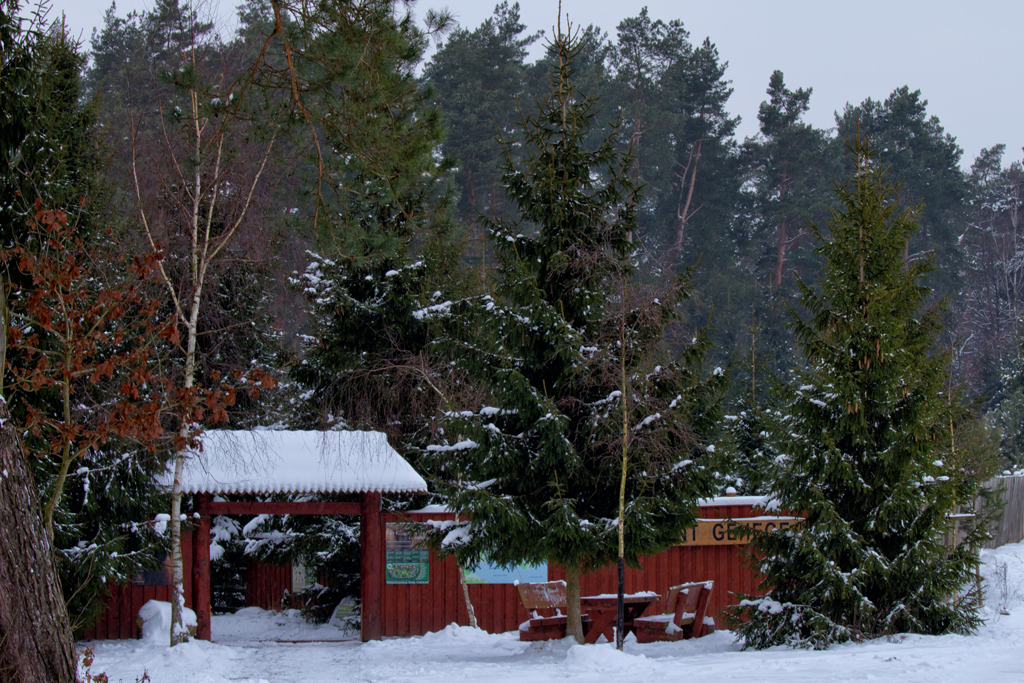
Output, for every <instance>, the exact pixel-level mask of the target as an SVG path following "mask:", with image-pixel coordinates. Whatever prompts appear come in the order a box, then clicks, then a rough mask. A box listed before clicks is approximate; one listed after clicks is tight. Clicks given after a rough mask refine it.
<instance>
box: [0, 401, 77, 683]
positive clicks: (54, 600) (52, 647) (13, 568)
mask: <svg viewBox="0 0 1024 683" xmlns="http://www.w3.org/2000/svg"><path fill="white" fill-rule="evenodd" d="M7 419H8V413H7V406H6V405H4V404H3V403H2V402H0V425H2V426H0V586H2V589H0V680H3V681H7V682H9V683H22V681H24V682H25V683H50V682H53V683H74V680H75V673H76V669H77V662H78V656H77V654H76V653H75V645H74V640H73V638H72V635H71V624H70V621H69V619H68V613H67V608H66V607H65V605H64V596H63V594H62V593H61V588H60V581H59V580H58V579H57V565H56V562H55V560H54V557H53V551H52V549H51V545H50V541H49V538H48V537H47V534H46V529H45V528H44V526H43V521H42V520H43V518H42V510H41V509H40V506H39V493H38V491H37V489H36V485H35V480H34V479H33V477H32V471H31V469H30V466H29V462H28V456H27V455H26V453H25V452H24V451H23V450H22V448H21V443H20V442H19V441H18V437H17V435H16V434H15V433H14V431H13V430H12V429H11V427H10V426H9V423H8V422H7Z"/></svg>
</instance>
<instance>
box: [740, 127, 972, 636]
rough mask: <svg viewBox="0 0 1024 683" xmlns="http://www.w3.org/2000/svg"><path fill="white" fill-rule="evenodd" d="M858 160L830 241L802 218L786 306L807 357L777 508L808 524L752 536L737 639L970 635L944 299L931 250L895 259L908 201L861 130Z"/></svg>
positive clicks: (968, 487)
mask: <svg viewBox="0 0 1024 683" xmlns="http://www.w3.org/2000/svg"><path fill="white" fill-rule="evenodd" d="M851 150H852V152H853V154H854V161H855V163H856V169H857V170H856V173H855V175H854V177H853V179H852V181H851V182H849V183H846V184H837V189H836V197H837V199H838V201H839V204H840V208H839V209H837V210H835V211H834V212H833V215H832V220H831V222H830V223H829V226H828V227H829V229H830V230H831V238H830V239H829V240H827V241H826V239H825V237H824V235H823V234H822V233H823V231H822V230H821V229H820V228H818V227H813V228H812V230H813V232H814V236H815V237H816V238H817V240H818V241H819V247H818V249H817V251H818V255H819V256H820V257H821V258H822V260H823V263H824V266H823V269H822V272H821V275H820V279H819V285H818V287H817V288H812V287H810V286H808V285H805V284H803V283H802V282H801V283H800V286H801V291H802V293H803V305H804V306H805V307H806V309H807V310H808V311H809V317H808V318H807V319H801V318H799V317H796V316H794V318H795V319H794V321H793V323H792V325H793V328H794V331H795V335H796V338H797V339H798V340H799V343H800V345H801V347H802V348H803V351H804V354H805V356H806V357H807V361H808V368H807V370H806V371H804V372H802V373H801V374H800V377H799V381H800V384H799V385H798V386H794V387H791V389H790V393H789V396H788V397H787V398H788V405H787V407H786V408H785V409H784V411H783V412H784V413H785V415H784V419H783V421H782V424H781V426H782V429H780V430H776V432H775V433H774V434H772V440H773V442H774V446H775V448H776V449H777V452H779V453H780V454H782V458H783V461H782V466H781V472H780V474H779V477H778V479H777V480H776V482H775V484H774V486H773V494H774V496H775V498H776V501H777V503H778V505H779V506H781V508H783V509H786V510H790V511H793V512H794V513H802V514H804V515H805V516H806V522H805V523H804V524H803V525H802V526H801V527H799V528H798V529H797V530H795V531H792V532H787V533H786V534H782V533H774V534H756V535H755V536H754V539H753V541H754V547H755V549H756V556H757V557H759V558H762V559H759V560H755V561H754V565H755V566H756V567H757V568H758V569H759V570H760V572H761V573H762V574H763V576H764V580H763V583H762V587H763V588H766V589H768V590H769V591H770V592H769V593H768V595H767V596H766V597H764V598H758V599H747V600H743V601H742V602H741V603H740V604H739V605H738V606H737V607H735V608H733V610H732V613H733V615H734V616H738V617H742V618H743V619H746V620H747V621H745V622H743V623H740V624H739V625H738V631H739V633H740V635H741V637H742V638H743V640H744V643H745V646H746V647H756V648H763V647H768V646H771V645H776V644H782V643H785V644H789V645H792V646H800V647H813V648H824V647H828V645H829V644H831V643H835V642H843V641H847V640H851V639H854V640H859V639H862V638H873V637H878V636H882V635H887V634H892V633H898V632H914V633H928V634H938V633H946V632H957V633H967V632H970V631H972V630H973V629H974V628H976V626H977V625H978V615H977V610H978V603H977V601H976V599H975V595H974V594H973V593H967V594H963V593H962V591H963V588H964V586H965V584H967V583H968V581H970V580H971V579H972V577H973V571H974V570H975V568H976V567H977V565H978V557H977V554H976V553H975V552H974V551H973V550H972V549H971V548H972V547H973V546H972V541H974V540H976V536H977V535H978V534H980V533H981V532H980V530H975V531H974V532H972V536H973V538H970V539H968V540H967V541H961V542H959V544H956V545H955V547H953V546H952V545H950V544H949V541H948V537H947V535H948V534H949V533H950V532H951V530H952V527H953V524H952V521H951V520H950V519H949V514H950V513H952V512H954V511H955V506H956V505H957V504H958V503H962V502H967V501H970V500H972V499H973V496H974V495H975V492H976V488H977V485H976V483H975V482H974V480H973V479H972V478H971V476H970V473H968V472H966V471H965V469H964V468H963V467H962V465H961V462H962V458H961V453H960V452H959V451H958V447H957V442H956V440H955V436H956V427H957V425H958V423H960V422H961V420H962V418H963V411H962V409H961V407H960V403H959V392H958V391H956V390H955V389H953V388H951V387H950V386H949V377H948V367H949V366H948V362H949V355H948V353H947V352H937V351H936V350H935V345H936V337H937V335H938V333H939V332H940V330H941V320H940V316H941V313H942V307H941V305H933V306H931V307H925V301H926V299H927V298H928V297H929V295H930V289H929V288H928V287H926V286H924V285H923V284H922V283H921V280H922V278H923V277H924V276H925V275H926V274H927V273H928V272H930V271H931V270H932V269H933V267H934V266H933V265H932V263H931V261H930V260H928V259H921V260H918V261H914V262H913V263H911V264H909V265H908V266H907V265H905V264H904V260H903V250H904V247H905V246H906V244H907V240H909V239H911V237H912V235H913V234H914V232H915V231H916V230H917V211H918V210H917V209H908V208H902V207H901V205H900V203H899V202H898V200H897V193H898V186H896V185H893V184H891V183H890V182H889V181H888V180H887V178H886V174H885V170H884V169H883V168H882V166H881V164H880V162H879V160H878V157H877V154H876V153H875V152H874V151H873V150H872V149H870V147H869V146H868V143H867V142H866V141H862V140H860V139H859V138H858V139H856V140H855V141H854V142H853V143H852V145H851Z"/></svg>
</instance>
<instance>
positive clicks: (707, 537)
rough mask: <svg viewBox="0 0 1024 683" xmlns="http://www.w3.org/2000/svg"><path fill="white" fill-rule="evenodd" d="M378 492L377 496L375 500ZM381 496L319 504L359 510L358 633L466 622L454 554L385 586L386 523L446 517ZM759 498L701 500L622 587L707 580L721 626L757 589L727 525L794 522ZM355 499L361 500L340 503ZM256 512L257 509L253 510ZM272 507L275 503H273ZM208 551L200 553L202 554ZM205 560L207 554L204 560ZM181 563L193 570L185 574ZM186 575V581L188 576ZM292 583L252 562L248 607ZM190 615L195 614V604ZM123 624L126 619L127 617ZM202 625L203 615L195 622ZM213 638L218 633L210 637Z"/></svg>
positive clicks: (475, 593)
mask: <svg viewBox="0 0 1024 683" xmlns="http://www.w3.org/2000/svg"><path fill="white" fill-rule="evenodd" d="M374 495H376V501H377V502H376V503H374V502H373V501H374ZM379 500H380V499H379V494H373V493H367V494H364V503H363V505H362V508H361V509H360V510H355V509H354V508H353V509H349V508H347V507H346V508H339V509H338V510H334V509H333V508H331V509H324V510H317V511H318V512H321V513H335V514H356V512H361V513H362V516H363V527H362V530H363V534H364V541H363V546H362V547H363V593H362V601H363V602H362V604H363V608H362V618H363V633H362V637H363V640H369V639H374V638H379V637H381V636H412V635H422V634H424V633H427V632H429V631H437V630H440V629H442V628H444V627H445V626H446V625H448V624H451V623H453V622H455V623H459V624H463V625H466V624H468V623H469V617H468V614H467V612H466V607H465V602H464V599H463V595H462V590H461V586H460V582H459V573H458V568H457V566H456V564H455V561H454V560H453V559H452V558H447V559H445V560H438V559H437V558H436V557H434V556H433V554H430V557H429V560H428V564H429V570H428V572H427V573H428V575H429V578H428V579H427V580H426V581H425V582H423V583H390V582H389V580H390V579H389V577H386V576H385V572H384V571H383V568H384V566H385V564H386V563H387V562H388V552H389V550H388V547H387V543H386V542H385V534H386V532H387V528H386V527H387V525H388V524H389V523H395V524H399V523H401V522H403V521H410V520H412V521H424V520H427V519H432V520H444V519H452V518H453V515H451V514H449V513H444V512H425V511H424V512H413V513H405V514H403V515H398V514H393V513H381V512H380V508H379ZM763 504H764V499H762V498H741V497H724V498H717V499H713V500H707V501H702V504H701V506H700V521H699V522H698V525H697V526H696V527H694V529H692V530H690V532H688V533H687V536H686V538H685V539H684V540H683V542H682V543H680V545H678V546H675V547H673V548H671V549H669V550H667V551H665V552H663V553H660V554H658V555H655V556H651V557H646V558H644V559H643V561H642V563H641V564H642V567H641V568H640V569H627V570H626V591H627V592H630V593H632V592H637V591H646V590H650V591H655V592H657V593H660V594H662V595H663V596H664V594H665V593H666V591H667V589H668V588H669V587H670V586H673V585H677V584H680V583H687V582H691V581H707V580H712V581H714V582H715V586H714V590H713V592H712V599H711V604H710V606H709V610H708V614H709V615H711V616H713V617H714V618H715V620H716V622H718V623H719V625H721V611H722V610H723V609H724V608H725V607H726V606H728V605H730V604H733V603H734V602H735V598H734V594H738V593H756V592H757V577H756V576H755V575H754V573H752V572H751V571H750V570H749V569H748V568H747V567H746V566H745V565H744V554H743V551H744V548H745V544H744V543H743V541H742V540H740V539H739V538H737V536H736V535H735V534H733V533H732V532H731V530H732V529H733V528H734V527H735V526H736V525H738V524H743V525H753V526H765V527H767V528H773V527H774V528H778V527H785V526H788V525H790V524H793V523H794V522H795V520H794V519H793V518H791V517H785V516H782V517H776V516H764V515H761V514H760V513H759V511H758V510H757V506H758V505H763ZM238 505H239V504H237V503H235V504H231V503H213V502H211V503H209V504H208V507H207V508H206V510H207V513H206V514H205V515H203V519H205V520H207V521H206V524H207V525H208V523H209V522H208V519H209V515H211V514H231V513H232V512H236V513H242V512H246V513H249V512H251V511H252V509H251V508H250V507H248V506H246V507H245V509H244V510H242V509H241V508H240V507H238ZM293 505H300V504H289V508H288V509H287V510H285V509H284V508H282V509H281V510H279V512H286V511H287V512H289V513H294V512H295V511H296V510H298V508H293V507H290V506H293ZM343 505H347V506H350V507H351V506H359V504H343ZM261 511H262V510H261ZM275 511H277V510H276V508H275ZM198 538H199V540H200V544H199V545H203V546H205V547H206V548H208V545H209V536H208V531H207V532H206V533H205V535H204V534H203V532H202V531H201V532H200V534H199V536H198ZM207 553H208V551H207ZM194 554H195V555H199V556H200V559H201V562H200V563H199V565H196V563H192V562H191V558H192V555H193V553H187V555H186V559H185V562H186V586H185V592H186V595H185V598H186V604H188V605H189V606H190V607H193V609H195V607H194V604H195V601H194V600H193V591H192V583H193V582H196V583H198V581H197V579H198V574H197V573H196V567H197V566H201V565H204V564H205V566H207V567H208V554H207V556H206V558H203V557H202V555H203V554H204V553H203V552H202V550H201V549H200V551H199V552H198V553H194ZM204 559H205V561H203V560H204ZM189 567H192V568H193V571H192V572H189ZM190 575H191V576H192V577H196V578H192V579H191V580H190V578H189V577H190ZM615 577H616V573H615V570H614V568H612V567H608V568H606V569H602V570H598V571H596V572H592V573H585V574H583V576H582V586H581V592H582V594H583V595H596V594H601V593H614V592H615V591H616V578H615ZM547 578H548V579H549V580H555V579H561V578H564V571H562V570H561V569H560V568H558V567H554V566H549V567H548V568H547ZM152 588H153V587H149V586H146V587H143V586H120V587H115V589H114V591H113V592H112V595H111V599H110V602H109V603H108V604H109V607H108V612H107V614H106V615H105V616H104V617H103V618H101V620H100V624H99V625H98V626H97V627H96V628H95V629H93V630H91V631H90V632H89V633H87V634H86V636H87V637H88V638H127V637H133V636H134V634H135V631H134V617H135V614H137V613H138V608H139V607H140V606H141V605H142V604H144V603H145V601H146V600H148V599H151V598H156V599H167V597H166V595H162V594H161V593H160V592H159V591H158V590H157V591H154V590H152ZM290 588H291V569H290V567H287V566H286V567H268V566H266V565H261V564H259V563H255V562H253V563H250V565H249V573H248V577H247V604H250V605H255V606H260V607H264V608H268V609H276V608H278V607H279V606H280V604H281V598H282V596H283V594H284V591H285V590H287V589H290ZM202 591H204V592H203V593H201V595H205V605H206V622H205V623H206V630H205V631H202V632H200V637H205V638H210V630H209V616H208V615H209V585H208V583H207V584H206V586H205V587H203V588H202ZM469 595H470V599H471V601H472V603H473V607H474V611H475V614H476V617H477V621H478V625H479V626H480V627H481V628H483V629H485V630H487V631H489V632H492V633H499V632H504V631H510V630H514V629H516V628H518V626H519V624H520V623H522V622H524V621H526V620H527V614H526V611H525V610H524V609H523V608H522V605H521V604H520V602H519V598H518V596H517V594H516V589H515V586H514V585H513V584H512V583H471V584H470V585H469ZM663 607H664V606H663V605H661V604H660V603H655V604H654V605H652V606H651V608H650V609H649V610H648V611H649V612H650V613H652V614H653V613H657V612H658V611H660V610H662V609H663ZM196 612H197V615H198V614H202V603H201V606H200V609H197V610H196ZM126 621H127V622H128V623H127V624H126V623H125V622H126ZM200 623H201V624H202V623H203V622H202V621H200ZM212 635H213V637H214V638H216V633H213V634H212Z"/></svg>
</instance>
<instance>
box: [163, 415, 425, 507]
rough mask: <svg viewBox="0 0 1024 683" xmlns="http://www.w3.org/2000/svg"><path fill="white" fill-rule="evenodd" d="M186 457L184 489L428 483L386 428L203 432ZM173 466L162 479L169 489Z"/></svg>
mask: <svg viewBox="0 0 1024 683" xmlns="http://www.w3.org/2000/svg"><path fill="white" fill-rule="evenodd" d="M200 440H201V441H202V443H203V447H202V452H193V454H192V455H191V457H189V458H188V459H187V460H186V461H185V469H184V471H183V474H182V491H184V492H185V493H359V492H365V491H380V492H383V493H399V492H413V491H426V490H427V482H426V481H424V480H423V477H421V476H420V475H419V474H417V473H416V470H414V469H413V468H412V466H411V465H410V464H409V463H407V462H406V461H405V459H404V458H402V456H400V455H399V454H398V453H397V452H396V451H395V449H393V448H391V446H390V445H388V441H387V437H386V436H385V435H384V434H382V433H381V432H338V431H331V432H312V431H309V432H306V431H277V430H254V431H241V430H238V431H231V430H210V431H206V432H203V434H202V436H201V437H200ZM172 479H173V471H168V472H166V473H164V474H163V475H162V476H161V477H160V479H159V483H160V484H161V485H163V486H166V487H167V488H170V486H171V483H172Z"/></svg>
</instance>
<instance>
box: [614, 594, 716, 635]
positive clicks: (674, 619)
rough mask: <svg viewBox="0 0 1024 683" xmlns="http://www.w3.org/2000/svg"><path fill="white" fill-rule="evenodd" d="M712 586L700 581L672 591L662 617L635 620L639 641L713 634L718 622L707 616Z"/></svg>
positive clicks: (657, 615)
mask: <svg viewBox="0 0 1024 683" xmlns="http://www.w3.org/2000/svg"><path fill="white" fill-rule="evenodd" d="M713 586H714V581H700V582H698V583H684V584H681V585H679V586H673V587H672V588H670V589H669V591H668V596H667V599H666V601H665V612H664V613H663V614H656V615H654V616H652V617H637V618H636V619H634V620H633V630H634V631H635V632H636V640H637V642H638V643H652V642H654V641H658V640H682V639H684V638H700V637H701V636H705V635H707V634H709V633H712V632H713V631H714V630H715V620H714V619H711V618H708V616H707V613H708V602H709V601H710V599H711V588H712V587H713ZM709 622H710V623H709Z"/></svg>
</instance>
